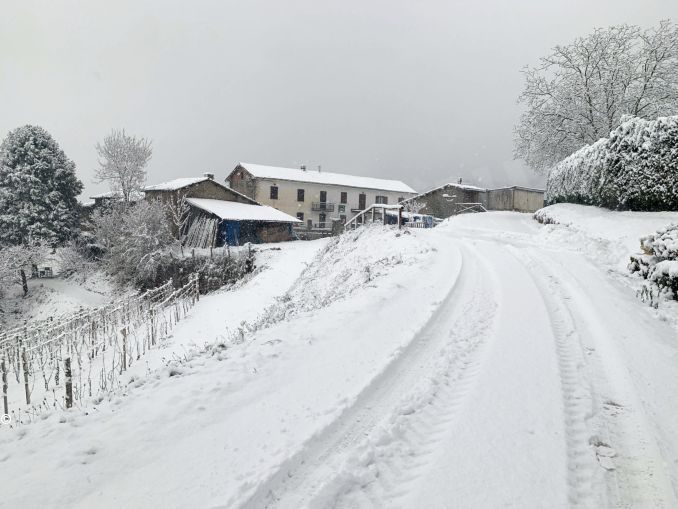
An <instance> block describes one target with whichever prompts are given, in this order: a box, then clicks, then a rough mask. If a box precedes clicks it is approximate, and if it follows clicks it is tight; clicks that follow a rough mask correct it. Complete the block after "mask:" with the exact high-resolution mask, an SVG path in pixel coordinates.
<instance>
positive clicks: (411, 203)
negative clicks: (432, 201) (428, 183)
mask: <svg viewBox="0 0 678 509" xmlns="http://www.w3.org/2000/svg"><path fill="white" fill-rule="evenodd" d="M402 203H403V210H404V211H405V212H411V213H412V214H419V211H420V210H422V209H423V208H425V207H426V204H425V203H422V202H420V201H417V200H415V199H411V200H406V201H404V202H402Z"/></svg>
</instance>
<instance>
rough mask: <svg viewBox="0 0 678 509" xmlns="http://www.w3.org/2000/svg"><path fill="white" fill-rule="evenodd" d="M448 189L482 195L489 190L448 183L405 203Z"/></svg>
mask: <svg viewBox="0 0 678 509" xmlns="http://www.w3.org/2000/svg"><path fill="white" fill-rule="evenodd" d="M448 187H454V188H457V189H461V190H462V191H478V192H480V193H484V192H486V191H487V189H485V188H484V187H478V186H470V185H468V184H457V183H452V182H450V183H447V184H443V185H442V186H438V187H434V188H433V189H429V190H428V191H425V192H423V193H421V194H418V195H417V196H414V197H412V198H409V199H407V200H404V201H411V200H416V199H417V198H419V197H421V196H426V195H427V194H431V193H435V192H436V191H442V190H443V189H446V188H448Z"/></svg>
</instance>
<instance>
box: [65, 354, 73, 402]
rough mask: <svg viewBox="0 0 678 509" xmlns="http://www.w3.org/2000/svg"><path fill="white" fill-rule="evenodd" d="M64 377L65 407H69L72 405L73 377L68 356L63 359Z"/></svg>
mask: <svg viewBox="0 0 678 509" xmlns="http://www.w3.org/2000/svg"><path fill="white" fill-rule="evenodd" d="M64 378H65V379H66V408H71V407H72V406H73V377H72V374H71V358H70V357H66V359H64Z"/></svg>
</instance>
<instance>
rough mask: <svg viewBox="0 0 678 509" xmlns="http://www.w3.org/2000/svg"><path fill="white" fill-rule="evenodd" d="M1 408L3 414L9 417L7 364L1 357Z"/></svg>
mask: <svg viewBox="0 0 678 509" xmlns="http://www.w3.org/2000/svg"><path fill="white" fill-rule="evenodd" d="M1 367H2V408H3V409H4V412H3V413H4V414H5V415H9V406H8V405H7V363H6V362H5V356H4V355H3V356H2V365H1Z"/></svg>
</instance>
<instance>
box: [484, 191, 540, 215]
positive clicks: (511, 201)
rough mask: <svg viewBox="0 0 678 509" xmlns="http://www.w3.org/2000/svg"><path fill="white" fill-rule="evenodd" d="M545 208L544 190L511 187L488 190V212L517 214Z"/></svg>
mask: <svg viewBox="0 0 678 509" xmlns="http://www.w3.org/2000/svg"><path fill="white" fill-rule="evenodd" d="M543 206H544V190H543V189H533V188H530V187H521V186H511V187H502V188H499V189H488V191H487V208H488V210H512V211H515V212H536V211H537V210H539V209H540V208H542V207H543Z"/></svg>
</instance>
